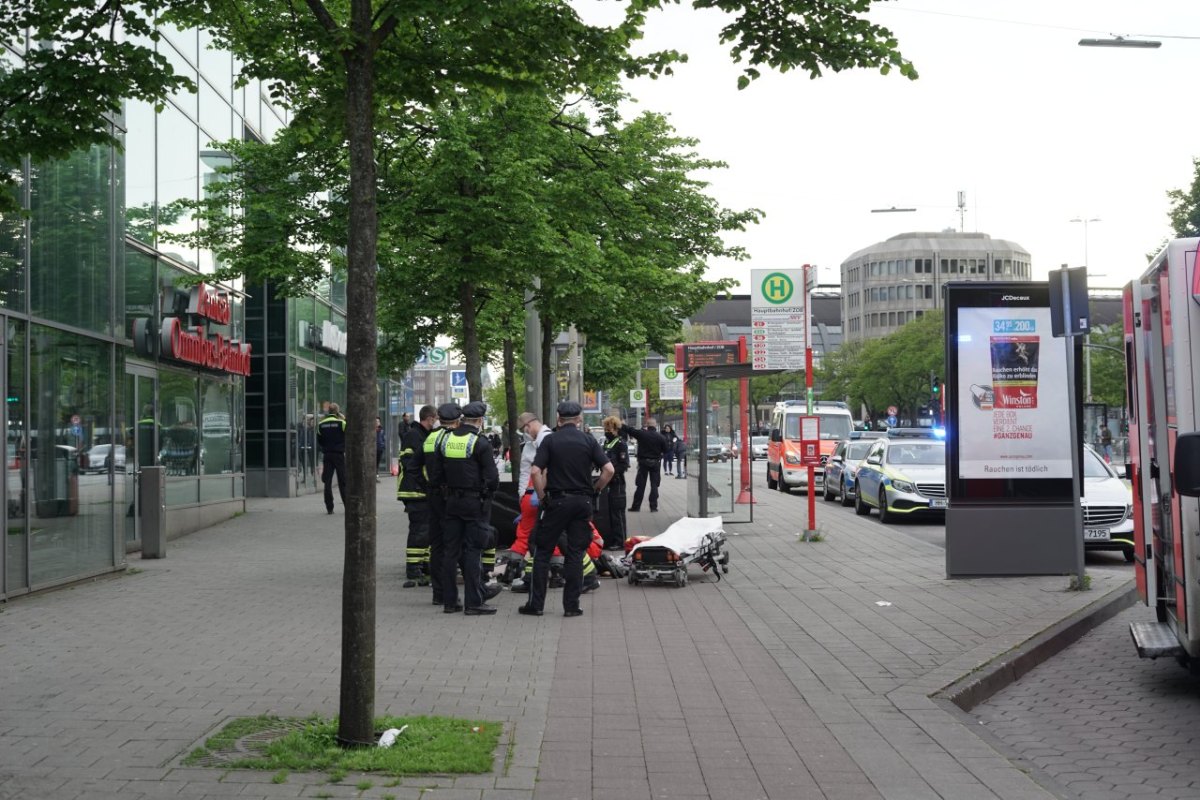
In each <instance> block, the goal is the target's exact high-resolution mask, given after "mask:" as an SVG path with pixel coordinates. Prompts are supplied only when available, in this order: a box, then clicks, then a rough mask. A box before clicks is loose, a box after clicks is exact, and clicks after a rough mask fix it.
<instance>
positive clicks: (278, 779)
mask: <svg viewBox="0 0 1200 800" xmlns="http://www.w3.org/2000/svg"><path fill="white" fill-rule="evenodd" d="M287 779H288V771H287V770H286V769H281V770H279V772H276V773H275V774H274V775H272V776H271V783H287Z"/></svg>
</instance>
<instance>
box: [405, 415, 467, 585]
mask: <svg viewBox="0 0 1200 800" xmlns="http://www.w3.org/2000/svg"><path fill="white" fill-rule="evenodd" d="M437 416H438V422H439V423H440V426H441V427H439V428H437V429H436V430H434V431H431V432H430V434H429V435H428V436H426V437H425V441H424V442H423V443H422V446H421V451H420V452H419V453H416V454H414V456H416V457H415V458H414V460H413V463H414V466H415V468H416V469H418V470H420V472H421V474H422V475H423V476H424V477H425V492H426V496H427V497H428V503H429V582H430V584H431V585H432V587H433V604H434V605H435V606H440V605H442V604H443V603H442V569H443V564H444V562H445V558H444V554H445V536H444V534H443V532H442V522H443V520H444V519H445V516H446V496H445V485H444V481H443V478H444V472H443V470H442V468H441V461H442V455H441V452H440V450H439V448H440V447H441V444H442V440H443V439H444V438H445V437H447V436H449V435H450V433H451V431H453V430H454V429H455V428H457V427H458V423H459V420H461V419H462V409H461V408H459V407H458V403H442V404H441V405H440V406H438V409H437Z"/></svg>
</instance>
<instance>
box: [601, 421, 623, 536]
mask: <svg viewBox="0 0 1200 800" xmlns="http://www.w3.org/2000/svg"><path fill="white" fill-rule="evenodd" d="M620 433H621V420H620V418H619V417H605V418H604V454H605V455H607V456H608V462H609V463H610V464H612V465H613V479H612V480H611V481H609V482H608V488H607V489H606V491H607V492H608V538H607V539H606V540H605V542H604V549H605V550H624V549H625V472H626V471H627V470H628V469H629V445H627V444H625V440H624V439H622V438H621V436H620Z"/></svg>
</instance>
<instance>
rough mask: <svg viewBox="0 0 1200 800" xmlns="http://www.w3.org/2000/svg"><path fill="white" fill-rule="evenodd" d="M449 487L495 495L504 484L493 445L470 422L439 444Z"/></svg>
mask: <svg viewBox="0 0 1200 800" xmlns="http://www.w3.org/2000/svg"><path fill="white" fill-rule="evenodd" d="M437 448H438V453H439V454H440V455H441V457H442V462H441V468H442V471H443V473H444V474H445V486H446V488H447V489H449V490H450V491H451V492H461V493H469V492H478V493H479V494H481V495H482V494H491V493H492V492H494V491H496V487H497V486H498V485H499V483H500V476H499V473H498V471H497V470H496V460H495V459H494V458H493V457H492V446H491V444H489V443H488V440H487V439H485V438H483V437H481V436H480V435H479V433H478V432H476V431H475V429H474V428H473V427H472V426H470V425H460V426H459V427H458V428H457V429H455V430H454V431H453V432H451V433H450V434H449V435H448V436H445V437H443V438H442V439H440V440H439V441H438V444H437Z"/></svg>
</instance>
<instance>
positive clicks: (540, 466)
mask: <svg viewBox="0 0 1200 800" xmlns="http://www.w3.org/2000/svg"><path fill="white" fill-rule="evenodd" d="M582 422H583V407H582V406H581V405H579V403H576V402H575V401H573V400H568V401H566V402H563V403H559V406H558V427H557V428H556V429H555V431H554V435H553V436H549V437H547V438H546V441H544V442H543V443H542V445H541V446H540V447H539V448H538V449H537V454H536V455H535V456H534V457H533V466H532V467H531V468H530V471H529V473H530V477H531V479H532V480H533V487H534V490H535V491H536V492H537V495H538V505H539V507H540V508H541V509H542V519H541V522H539V523H538V526H537V530H536V531H535V532H534V536H535V538H536V542H537V554H536V555H535V556H534V559H533V585H532V586H531V587H530V590H529V602H528V603H526V604H525V605H523V606H521V607H520V608H518V609H517V611H518V612H520V613H521V614H527V615H531V616H536V617H540V616H541V615H542V612H543V609H544V608H545V605H546V584H547V583H548V582H549V579H550V555H551V554H552V553H553V552H554V547H555V545H556V544H557V543H558V541H559V536H561V535H562V534H563V533H564V531H565V532H566V547H564V548H563V556H564V560H565V563H564V564H563V572H564V573H565V577H566V585H565V586H564V587H563V616H565V617H578V616H580V615H581V614H583V609H581V608H580V607H579V595H580V590H581V589H582V588H583V555H584V551H585V550H587V547H588V545H589V544H590V543H591V540H592V531H591V525H589V522H590V521H591V518H592V498H593V497H594V496H595V495H596V494H598V493H599V492H600V491H602V490H603V489H604V487H605V486H606V485H607V484H608V482H609V481H610V480H612V476H613V466H612V464H610V463H608V457H607V456H605V455H604V449H603V448H602V447H600V443H599V442H597V441H596V439H595V438H594V437H593V436H592V435H591V434H589V433H586V432H584V431H581V430H580V429H579V426H580V424H581V423H582ZM593 467H598V468H599V469H600V477H599V478H598V479H597V480H596V482H595V483H592V468H593Z"/></svg>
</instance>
